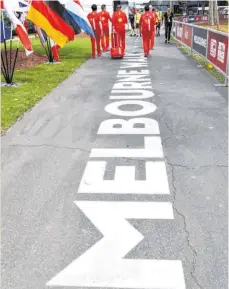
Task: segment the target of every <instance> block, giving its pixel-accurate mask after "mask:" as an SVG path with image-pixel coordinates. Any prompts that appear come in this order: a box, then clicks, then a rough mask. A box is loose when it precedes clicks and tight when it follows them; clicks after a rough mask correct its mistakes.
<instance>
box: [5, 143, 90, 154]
mask: <svg viewBox="0 0 229 289" xmlns="http://www.w3.org/2000/svg"><path fill="white" fill-rule="evenodd" d="M6 147H25V148H26V147H27V148H30V147H35V148H39V147H51V148H57V149H66V150H79V151H82V152H85V153H90V152H91V150H85V149H83V148H80V147H67V146H58V145H52V144H37V145H34V144H32V145H23V144H11V145H7V146H4V147H2V148H6Z"/></svg>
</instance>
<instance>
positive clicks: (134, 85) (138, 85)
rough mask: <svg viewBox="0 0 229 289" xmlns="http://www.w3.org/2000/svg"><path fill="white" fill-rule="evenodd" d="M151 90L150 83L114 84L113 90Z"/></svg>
mask: <svg viewBox="0 0 229 289" xmlns="http://www.w3.org/2000/svg"><path fill="white" fill-rule="evenodd" d="M133 88H137V89H152V86H151V82H150V81H145V82H123V83H122V82H116V83H115V84H114V86H113V89H133Z"/></svg>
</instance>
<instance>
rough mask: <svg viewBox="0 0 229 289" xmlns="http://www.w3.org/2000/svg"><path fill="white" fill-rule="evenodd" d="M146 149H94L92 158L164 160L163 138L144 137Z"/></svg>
mask: <svg viewBox="0 0 229 289" xmlns="http://www.w3.org/2000/svg"><path fill="white" fill-rule="evenodd" d="M144 143H145V148H144V149H126V148H125V149H121V148H120V149H119V148H116V149H113V148H100V149H92V150H91V154H90V158H99V157H104V158H106V157H107V158H121V157H122V158H140V157H141V158H163V151H162V145H161V138H160V137H156V136H145V137H144Z"/></svg>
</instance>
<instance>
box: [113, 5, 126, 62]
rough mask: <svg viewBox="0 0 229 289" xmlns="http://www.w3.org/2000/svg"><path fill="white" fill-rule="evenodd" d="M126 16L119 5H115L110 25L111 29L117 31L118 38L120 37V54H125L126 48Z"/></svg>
mask: <svg viewBox="0 0 229 289" xmlns="http://www.w3.org/2000/svg"><path fill="white" fill-rule="evenodd" d="M127 22H128V20H127V16H126V13H124V12H123V11H122V10H121V5H117V11H115V12H114V13H113V17H112V25H113V29H114V30H115V32H116V33H117V36H118V38H120V46H121V49H122V55H123V56H124V55H125V49H126V24H127Z"/></svg>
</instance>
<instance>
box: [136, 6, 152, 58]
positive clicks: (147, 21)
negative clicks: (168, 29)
mask: <svg viewBox="0 0 229 289" xmlns="http://www.w3.org/2000/svg"><path fill="white" fill-rule="evenodd" d="M139 25H140V29H141V32H142V41H143V49H144V55H145V57H147V56H148V54H149V51H150V49H151V37H152V30H153V29H154V26H155V18H154V17H152V14H151V12H150V11H149V6H148V5H147V6H146V7H145V13H144V14H142V16H141V18H140V22H139Z"/></svg>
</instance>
